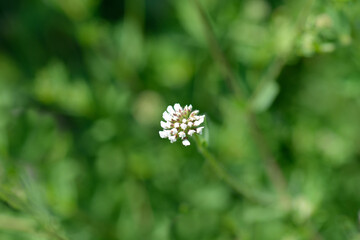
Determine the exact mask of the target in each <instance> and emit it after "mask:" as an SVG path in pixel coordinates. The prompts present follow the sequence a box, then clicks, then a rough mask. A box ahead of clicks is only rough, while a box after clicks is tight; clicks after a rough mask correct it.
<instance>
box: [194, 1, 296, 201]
mask: <svg viewBox="0 0 360 240" xmlns="http://www.w3.org/2000/svg"><path fill="white" fill-rule="evenodd" d="M194 3H195V5H196V7H197V10H198V12H199V15H200V17H201V20H202V22H203V25H204V30H205V34H206V38H207V40H208V44H209V47H210V50H211V53H212V56H213V58H214V59H215V61H216V62H217V63H218V64H219V66H220V68H221V69H222V74H223V75H224V79H225V80H226V81H227V83H228V86H229V87H230V88H231V89H233V90H234V95H235V97H236V99H237V100H238V101H240V102H241V101H245V100H246V99H245V97H244V94H242V92H241V91H240V90H239V88H238V86H237V82H236V78H235V74H234V73H233V71H232V70H231V68H230V64H229V63H228V61H227V60H226V58H225V56H224V54H223V52H222V50H221V48H220V46H219V44H218V42H217V40H216V37H215V34H214V32H213V30H212V28H211V25H210V21H209V19H208V18H207V16H206V14H205V11H204V10H203V8H202V6H201V4H200V3H199V2H198V0H194ZM275 70H276V69H275ZM277 71H278V70H277ZM246 114H247V117H248V121H249V124H250V127H251V133H252V136H253V139H254V141H255V143H256V145H257V146H258V148H259V151H260V154H261V156H262V158H263V160H264V164H265V168H266V172H267V175H268V177H269V179H270V181H271V182H272V184H273V185H274V187H275V188H276V190H277V191H278V192H279V193H280V194H281V196H282V199H283V200H284V202H288V200H287V199H289V197H288V196H287V193H286V185H287V184H286V180H285V177H284V174H283V172H282V171H281V168H280V167H279V165H278V164H277V162H276V160H275V157H274V156H273V154H272V152H271V151H270V148H269V147H268V144H267V142H266V140H265V138H264V136H263V134H262V132H261V130H260V128H259V127H258V124H257V119H256V115H255V114H253V113H252V112H251V111H250V110H247V111H246Z"/></svg>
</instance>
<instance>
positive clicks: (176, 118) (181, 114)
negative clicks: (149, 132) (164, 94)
mask: <svg viewBox="0 0 360 240" xmlns="http://www.w3.org/2000/svg"><path fill="white" fill-rule="evenodd" d="M198 113H199V111H198V110H194V111H193V110H192V106H191V105H189V106H188V105H186V106H185V107H184V108H182V107H181V106H180V104H179V103H176V104H175V105H174V107H172V106H171V105H169V106H168V107H167V109H166V111H165V112H164V113H163V115H162V116H163V118H164V120H165V121H166V122H164V121H161V122H160V125H161V127H162V128H163V130H162V131H159V134H160V137H161V138H168V139H169V140H170V142H171V143H173V142H176V141H177V139H181V140H182V144H183V145H184V146H189V145H190V141H189V140H188V136H192V135H193V134H201V133H202V130H203V128H204V127H203V126H200V125H201V124H202V123H203V122H204V120H205V115H200V116H198V115H197V114H198Z"/></svg>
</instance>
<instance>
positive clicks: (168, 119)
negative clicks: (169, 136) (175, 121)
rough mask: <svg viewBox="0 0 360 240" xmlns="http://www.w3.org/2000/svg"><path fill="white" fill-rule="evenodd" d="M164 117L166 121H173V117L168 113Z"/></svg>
mask: <svg viewBox="0 0 360 240" xmlns="http://www.w3.org/2000/svg"><path fill="white" fill-rule="evenodd" d="M162 116H163V118H164V119H165V121H171V115H170V114H169V113H168V112H167V111H165V112H164V113H163V115H162Z"/></svg>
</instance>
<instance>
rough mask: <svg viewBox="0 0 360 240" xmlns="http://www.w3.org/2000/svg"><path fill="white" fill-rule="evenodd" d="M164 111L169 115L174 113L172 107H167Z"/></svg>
mask: <svg viewBox="0 0 360 240" xmlns="http://www.w3.org/2000/svg"><path fill="white" fill-rule="evenodd" d="M166 110H167V111H168V112H169V113H170V114H173V113H175V111H174V109H173V107H172V106H171V105H169V106H168V107H167V109H166Z"/></svg>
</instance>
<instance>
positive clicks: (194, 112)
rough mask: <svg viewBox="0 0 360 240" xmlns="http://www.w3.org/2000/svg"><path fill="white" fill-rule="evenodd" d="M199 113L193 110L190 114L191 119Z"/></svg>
mask: <svg viewBox="0 0 360 240" xmlns="http://www.w3.org/2000/svg"><path fill="white" fill-rule="evenodd" d="M198 113H199V110H194V111H193V112H192V113H191V117H194V116H195V115H197V114H198Z"/></svg>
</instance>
